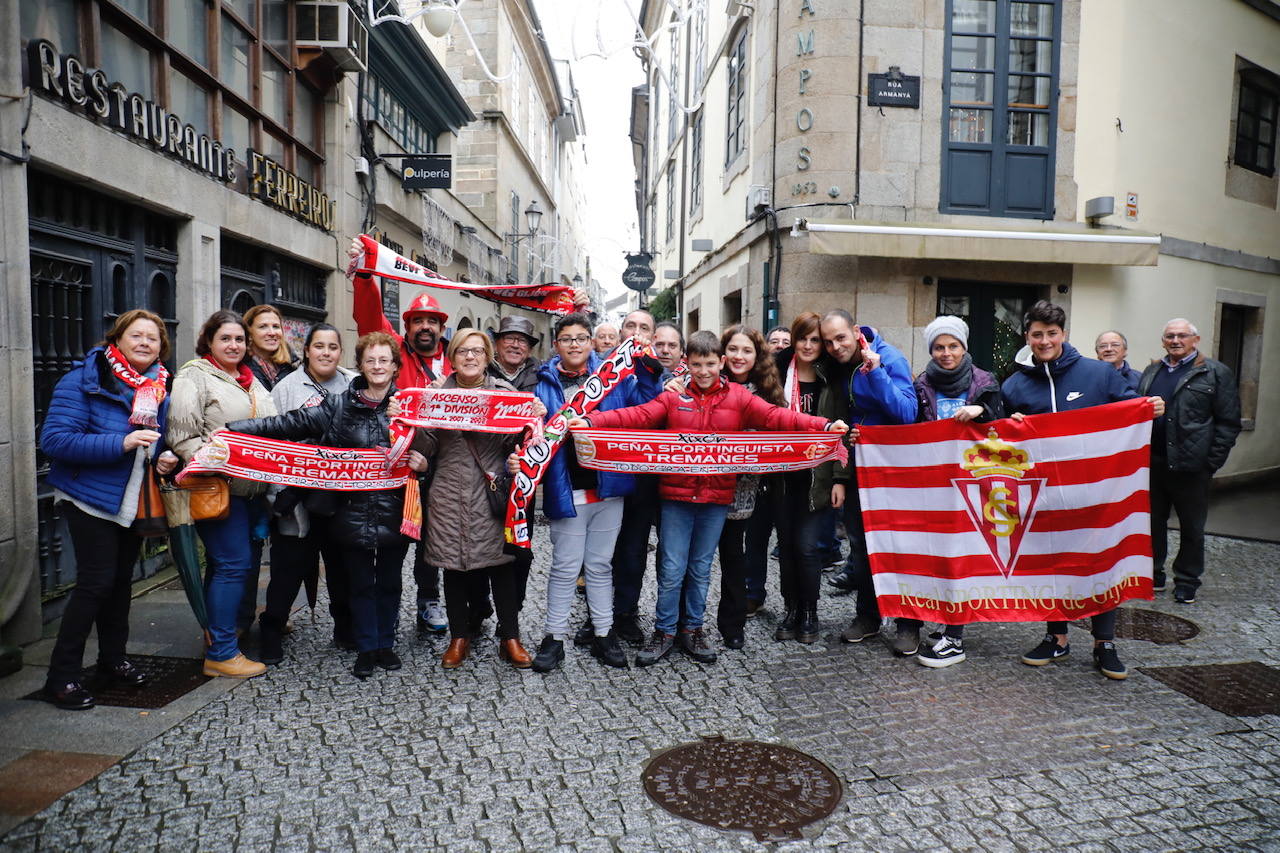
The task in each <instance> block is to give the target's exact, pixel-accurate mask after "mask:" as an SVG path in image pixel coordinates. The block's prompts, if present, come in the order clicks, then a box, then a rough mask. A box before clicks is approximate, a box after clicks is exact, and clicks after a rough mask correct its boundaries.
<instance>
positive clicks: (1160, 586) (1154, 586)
mask: <svg viewBox="0 0 1280 853" xmlns="http://www.w3.org/2000/svg"><path fill="white" fill-rule="evenodd" d="M1168 588H1169V582H1168V581H1167V580H1165V578H1164V574H1163V573H1161V574H1158V575H1156V576H1155V577H1154V578H1152V579H1151V591H1152V592H1164V591H1165V590H1166V589H1168Z"/></svg>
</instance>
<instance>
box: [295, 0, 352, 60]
mask: <svg viewBox="0 0 1280 853" xmlns="http://www.w3.org/2000/svg"><path fill="white" fill-rule="evenodd" d="M296 10H297V11H296V12H295V15H296V21H297V33H298V47H304V48H305V47H311V48H320V49H321V50H323V51H324V52H325V53H326V54H328V55H329V56H330V57H331V58H332V59H333V60H334V62H336V63H337V64H338V67H339V68H341V69H342V70H343V71H364V70H365V69H366V68H368V67H369V30H368V29H366V28H365V25H364V23H363V22H361V20H360V17H359V16H358V15H357V14H356V10H355V9H353V8H352V7H351V6H350V5H349V4H348V3H347V2H346V0H298V2H297V4H296Z"/></svg>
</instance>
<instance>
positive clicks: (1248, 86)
mask: <svg viewBox="0 0 1280 853" xmlns="http://www.w3.org/2000/svg"><path fill="white" fill-rule="evenodd" d="M1239 79H1240V88H1239V96H1238V99H1237V100H1238V106H1237V111H1236V133H1235V155H1234V159H1235V164H1236V165H1237V166H1241V167H1243V168H1245V169H1248V170H1250V171H1252V172H1258V173H1259V174H1262V175H1266V176H1267V177H1271V176H1272V175H1274V174H1275V172H1276V117H1277V116H1276V114H1277V103H1278V102H1280V77H1276V75H1274V74H1268V73H1267V72H1266V71H1263V70H1262V69H1260V68H1247V69H1242V70H1241V71H1240V78H1239Z"/></svg>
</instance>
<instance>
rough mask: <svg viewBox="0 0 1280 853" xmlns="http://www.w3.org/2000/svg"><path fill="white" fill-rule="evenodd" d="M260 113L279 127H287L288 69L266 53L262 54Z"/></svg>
mask: <svg viewBox="0 0 1280 853" xmlns="http://www.w3.org/2000/svg"><path fill="white" fill-rule="evenodd" d="M261 80H262V111H263V112H264V113H266V114H267V115H268V116H270V117H271V119H272V120H273V121H275V123H276V124H278V125H280V126H281V127H288V126H289V69H287V68H285V67H284V64H283V63H282V62H280V61H279V60H278V59H276V58H275V57H274V56H272V55H271V54H270V53H268V52H265V51H264V52H263V54H262V78H261Z"/></svg>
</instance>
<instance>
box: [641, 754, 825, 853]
mask: <svg viewBox="0 0 1280 853" xmlns="http://www.w3.org/2000/svg"><path fill="white" fill-rule="evenodd" d="M641 778H642V779H643V780H644V790H645V793H647V794H648V795H649V797H650V799H652V800H653V801H654V802H656V803H657V804H658V805H660V806H662V807H663V808H664V809H666V810H667V811H669V812H671V813H672V814H674V815H677V816H679V817H683V818H688V819H689V820H695V821H697V822H698V823H702V824H706V825H707V826H714V827H715V828H717V829H737V830H746V831H748V832H751V833H754V835H755V837H756V839H757V840H759V841H769V840H783V839H796V838H801V837H802V836H801V835H800V828H801V827H802V826H807V825H808V824H810V823H813V822H814V821H816V820H821V819H822V818H824V817H826V816H827V815H829V814H831V813H832V812H833V811H835V809H836V806H838V805H839V804H840V799H841V797H842V796H843V795H844V791H843V787H842V786H841V784H840V779H839V777H837V776H836V774H835V773H833V772H832V771H831V768H829V767H827V765H825V764H823V763H822V762H821V761H819V760H818V759H816V758H814V757H813V756H811V755H806V754H804V753H803V752H799V751H797V750H794V749H791V748H790V747H786V746H779V745H778V744H775V743H760V742H759V741H753V740H725V739H724V738H722V737H719V736H716V737H707V738H703V739H702V742H701V743H688V744H684V745H683V746H677V747H675V748H674V749H669V750H667V751H666V752H664V753H662V754H661V755H659V756H657V757H656V758H654V759H653V760H652V761H650V762H649V765H648V766H647V767H645V769H644V773H643V774H642V776H641Z"/></svg>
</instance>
